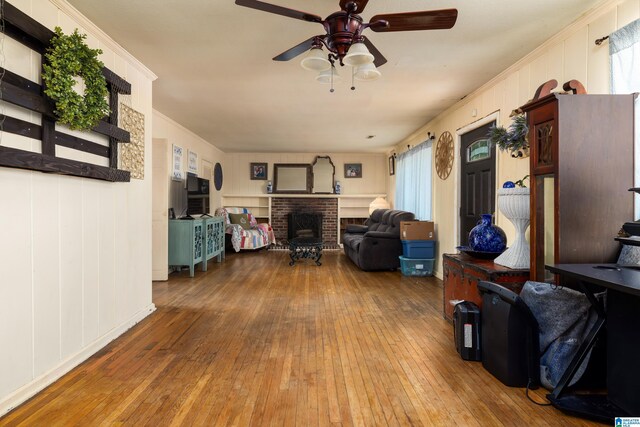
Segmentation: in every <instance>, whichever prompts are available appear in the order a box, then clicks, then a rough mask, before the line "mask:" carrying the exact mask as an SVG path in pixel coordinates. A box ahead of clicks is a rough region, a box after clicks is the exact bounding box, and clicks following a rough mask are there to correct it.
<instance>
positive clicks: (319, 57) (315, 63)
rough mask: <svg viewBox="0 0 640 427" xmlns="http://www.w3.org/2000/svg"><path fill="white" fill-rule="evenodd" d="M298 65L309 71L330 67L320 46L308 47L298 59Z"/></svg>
mask: <svg viewBox="0 0 640 427" xmlns="http://www.w3.org/2000/svg"><path fill="white" fill-rule="evenodd" d="M300 65H301V66H302V68H304V69H305V70H309V71H324V70H328V69H329V68H331V62H329V60H328V59H327V57H326V55H325V54H324V52H323V51H322V48H320V47H313V48H311V49H309V51H308V52H307V54H306V56H305V57H304V58H303V59H302V61H300Z"/></svg>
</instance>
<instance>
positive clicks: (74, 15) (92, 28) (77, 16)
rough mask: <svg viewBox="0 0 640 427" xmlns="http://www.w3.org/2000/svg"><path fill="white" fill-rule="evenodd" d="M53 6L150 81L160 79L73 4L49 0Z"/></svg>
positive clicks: (63, 0)
mask: <svg viewBox="0 0 640 427" xmlns="http://www.w3.org/2000/svg"><path fill="white" fill-rule="evenodd" d="M49 1H50V2H51V3H52V4H53V5H55V6H56V7H57V8H58V9H59V10H60V11H61V12H63V13H65V14H66V15H68V16H69V17H70V18H71V19H73V20H74V21H76V22H77V23H78V25H80V26H81V27H82V28H84V29H85V30H87V31H89V32H90V33H91V34H93V35H94V36H96V37H97V38H98V39H99V40H100V42H101V43H104V45H105V47H108V48H109V49H111V50H112V51H113V52H114V53H115V54H116V55H119V56H121V57H123V58H124V59H126V60H127V61H128V62H129V63H130V64H132V65H133V66H134V67H135V68H136V69H137V70H138V71H140V72H141V73H142V74H144V75H145V77H147V78H148V79H149V80H151V81H153V80H156V79H157V78H158V76H157V75H156V74H155V73H154V72H153V71H151V70H150V69H149V68H148V67H147V66H146V65H144V64H143V63H142V62H140V61H139V60H138V59H137V58H136V57H135V56H133V55H132V54H130V53H129V52H128V51H127V50H126V49H125V48H123V47H122V46H120V44H118V43H117V42H116V41H115V40H113V39H112V38H111V36H109V35H108V34H107V33H105V32H104V31H103V30H102V29H100V27H98V26H97V25H96V24H94V23H93V22H91V21H90V20H89V18H87V17H86V16H84V15H83V14H82V13H81V12H80V11H79V10H78V9H76V8H75V7H73V6H72V5H71V4H69V3H68V2H66V1H65V0H49Z"/></svg>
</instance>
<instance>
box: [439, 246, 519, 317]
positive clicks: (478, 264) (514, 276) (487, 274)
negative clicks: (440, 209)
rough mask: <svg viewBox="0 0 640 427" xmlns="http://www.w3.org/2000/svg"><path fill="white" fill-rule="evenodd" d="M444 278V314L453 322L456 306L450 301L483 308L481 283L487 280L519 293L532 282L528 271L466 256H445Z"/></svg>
mask: <svg viewBox="0 0 640 427" xmlns="http://www.w3.org/2000/svg"><path fill="white" fill-rule="evenodd" d="M442 268H443V277H444V290H443V301H442V304H443V315H444V318H445V319H447V320H449V321H451V320H452V316H453V305H451V304H450V302H449V301H451V300H465V301H471V302H473V303H475V304H477V305H478V307H480V308H482V297H481V296H480V293H479V292H478V282H479V281H481V280H486V281H489V282H494V283H497V284H499V285H502V286H504V287H506V288H508V289H510V290H512V291H513V292H516V293H518V294H519V293H520V291H521V290H522V286H523V285H524V283H525V282H526V281H527V280H529V270H526V269H525V270H514V269H511V268H507V267H503V266H501V265H497V264H494V263H493V261H492V260H484V259H477V258H473V257H471V256H469V255H466V254H444V255H442Z"/></svg>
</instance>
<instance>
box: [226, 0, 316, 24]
mask: <svg viewBox="0 0 640 427" xmlns="http://www.w3.org/2000/svg"><path fill="white" fill-rule="evenodd" d="M236 4H237V5H240V6H245V7H250V8H251V9H258V10H262V11H263V12H270V13H275V14H276V15H282V16H287V17H289V18H294V19H301V20H303V21H309V22H322V18H321V17H319V16H318V15H314V14H312V13H307V12H300V11H298V10H294V9H289V8H287V7H282V6H276V5H275V4H270V3H265V2H262V1H258V0H236Z"/></svg>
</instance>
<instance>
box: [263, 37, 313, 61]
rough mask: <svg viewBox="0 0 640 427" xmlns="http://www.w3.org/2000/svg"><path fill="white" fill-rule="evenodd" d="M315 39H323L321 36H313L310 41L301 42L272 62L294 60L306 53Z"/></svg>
mask: <svg viewBox="0 0 640 427" xmlns="http://www.w3.org/2000/svg"><path fill="white" fill-rule="evenodd" d="M317 37H323V36H313V37H311V38H310V39H307V40H305V41H303V42H302V43H300V44H298V45H296V46H294V47H292V48H291V49H289V50H285V51H284V52H282V53H281V54H280V55H278V56H276V57H275V58H273V60H274V61H289V60H290V59H293V58H295V57H296V56H298V55H300V54H301V53H303V52H306V51H308V50H309V49H311V46H313V41H314V40H315V39H316V38H317Z"/></svg>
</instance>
